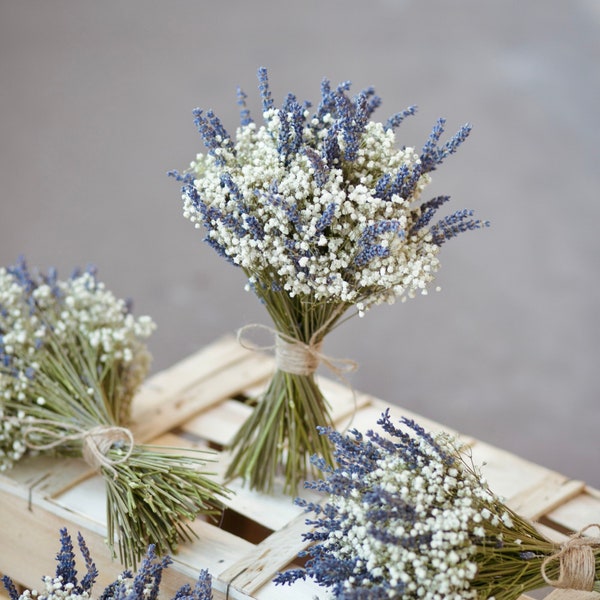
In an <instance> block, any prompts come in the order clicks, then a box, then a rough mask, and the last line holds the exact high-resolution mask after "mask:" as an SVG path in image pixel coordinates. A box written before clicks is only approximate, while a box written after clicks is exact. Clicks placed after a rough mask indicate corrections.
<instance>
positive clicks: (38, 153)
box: [0, 0, 600, 486]
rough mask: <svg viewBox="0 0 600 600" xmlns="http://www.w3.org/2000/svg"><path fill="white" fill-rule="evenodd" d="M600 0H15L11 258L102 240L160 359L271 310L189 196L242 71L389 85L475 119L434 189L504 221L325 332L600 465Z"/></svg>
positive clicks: (521, 431)
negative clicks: (191, 179) (211, 127)
mask: <svg viewBox="0 0 600 600" xmlns="http://www.w3.org/2000/svg"><path fill="white" fill-rule="evenodd" d="M599 33H600V2H598V1H597V0H570V1H567V0H564V1H561V0H536V1H526V0H518V1H517V0H503V1H491V0H489V1H483V0H456V1H448V0H430V1H425V0H423V1H421V2H416V1H414V0H413V1H409V0H404V1H402V0H371V1H370V2H364V1H358V0H343V1H342V0H305V1H303V2H294V3H291V2H283V1H281V2H276V1H271V2H269V1H267V0H259V1H254V2H248V1H246V2H242V1H237V2H233V1H221V2H201V1H199V0H196V1H195V2H194V1H191V0H171V1H169V2H167V1H164V2H162V3H161V2H156V1H150V0H143V1H142V0H127V1H125V2H117V1H116V0H103V1H102V2H99V1H92V0H77V1H76V0H71V1H67V0H51V1H50V0H48V1H46V2H43V1H33V0H19V2H16V1H14V2H11V1H9V0H2V1H0V140H1V144H0V181H1V201H0V202H1V203H0V219H1V225H0V227H1V229H0V261H1V262H2V264H9V263H12V262H13V261H14V260H15V259H16V258H17V256H18V255H19V254H20V253H24V254H25V255H26V256H27V257H28V259H29V261H30V263H31V264H32V265H40V266H42V267H44V268H46V267H48V266H50V265H55V266H57V267H58V268H59V269H60V270H61V272H62V273H63V274H65V275H66V274H67V273H68V272H70V270H71V268H72V267H73V266H75V265H77V264H79V265H85V264H86V263H88V262H91V263H94V264H95V265H97V266H98V268H99V273H100V275H101V279H103V280H104V281H105V282H106V283H107V285H109V287H111V288H112V289H113V290H114V291H115V292H116V293H117V294H118V295H120V296H131V297H133V298H134V300H135V303H136V308H137V312H138V313H148V314H151V315H152V316H153V317H154V319H155V320H156V321H157V323H158V325H159V329H158V331H157V333H156V334H155V336H154V337H153V339H152V341H151V350H152V352H153V354H154V356H155V361H154V369H155V370H158V369H161V368H165V367H167V366H169V365H171V364H173V363H174V362H176V361H178V360H179V359H181V358H183V357H184V356H186V355H188V354H189V353H191V352H193V351H194V350H196V349H198V348H200V347H202V346H204V345H206V344H208V343H209V342H211V341H212V340H213V339H215V338H217V337H218V336H220V335H222V334H225V333H230V332H233V331H235V330H236V329H237V328H238V327H240V326H242V325H244V324H247V323H251V322H263V323H268V320H267V318H266V315H265V313H263V309H262V307H261V306H260V305H259V303H258V302H257V301H256V300H255V298H254V297H253V296H251V295H249V294H247V293H246V292H244V291H243V284H244V281H243V278H242V274H241V272H239V271H236V270H235V269H234V268H233V267H231V266H229V265H228V264H226V263H225V262H223V261H222V260H221V259H220V258H218V257H217V256H216V255H215V254H213V252H212V250H211V249H210V248H209V247H208V246H206V245H205V244H203V242H202V237H203V236H202V234H201V233H200V232H197V231H195V230H194V229H193V227H192V226H191V224H190V223H188V222H187V221H186V220H185V219H184V218H183V217H182V215H181V202H180V196H179V186H178V184H177V183H176V182H174V181H173V180H171V179H168V178H167V177H166V172H167V170H169V169H172V168H179V169H185V167H186V166H187V164H188V163H189V161H190V160H191V159H192V158H193V156H194V155H195V153H196V152H197V151H200V150H201V149H202V143H201V140H200V138H199V136H198V134H197V133H196V132H195V128H194V125H193V123H192V116H191V111H192V109H193V108H194V107H196V106H201V107H203V108H214V109H215V110H216V111H217V113H218V114H219V115H220V116H221V117H222V119H223V121H224V122H225V124H226V126H228V127H229V128H230V129H231V130H233V129H234V128H235V126H236V125H237V122H238V120H237V119H238V117H237V107H236V104H235V88H236V85H238V84H239V85H241V86H242V87H243V88H244V89H245V90H246V92H247V93H248V95H249V97H250V104H251V107H252V108H253V109H254V114H255V116H256V115H257V113H258V107H259V102H258V100H257V97H258V94H257V91H256V78H255V74H256V70H257V67H259V66H261V65H264V66H266V67H268V68H269V71H270V77H271V83H272V89H273V93H274V95H275V99H276V101H277V103H280V102H281V101H282V100H283V97H284V94H285V93H287V92H288V91H293V92H295V93H296V94H297V96H298V97H299V98H300V99H310V100H313V101H315V102H316V101H318V99H319V84H320V81H321V78H322V77H324V76H327V77H328V78H330V79H331V80H332V82H333V83H338V82H340V81H343V80H346V79H351V80H352V81H353V83H354V87H353V89H354V90H355V91H358V90H359V89H362V88H363V87H366V86H368V85H373V86H375V88H376V90H377V92H378V93H379V95H380V96H381V97H382V98H383V101H384V104H383V106H382V108H381V109H380V113H379V114H380V118H381V119H382V120H384V119H386V118H387V117H388V116H389V115H390V114H392V113H394V112H396V111H398V110H401V109H403V108H405V107H406V106H408V105H410V104H418V105H419V109H420V110H419V113H418V115H417V116H416V117H413V118H412V119H410V120H409V121H407V122H406V124H405V125H404V126H403V128H402V129H401V132H402V137H401V140H402V142H403V143H406V144H407V145H417V146H418V147H420V145H421V144H422V143H423V141H424V140H425V138H426V136H427V134H428V132H429V130H430V128H431V126H432V125H433V123H434V121H435V119H436V118H437V117H438V116H445V117H447V119H448V131H449V132H451V131H454V130H455V129H456V128H458V127H459V126H460V125H461V124H462V123H464V122H466V121H469V122H471V123H472V124H473V127H474V130H473V134H472V136H471V138H470V139H469V140H468V141H467V143H466V144H465V145H464V146H463V147H462V148H461V151H460V152H459V153H458V154H457V155H455V156H454V157H451V158H450V159H449V160H448V161H447V162H446V163H445V164H444V165H443V166H442V168H441V169H440V170H439V171H437V172H436V173H435V174H434V175H435V182H434V184H433V185H432V186H431V187H430V188H429V190H428V192H429V194H430V195H434V194H438V193H447V194H450V195H451V196H452V198H453V200H452V208H453V209H458V208H462V207H469V208H474V209H476V211H477V214H478V216H480V217H482V218H487V219H490V220H491V221H492V223H493V226H492V228H491V229H489V230H486V231H484V232H476V233H472V234H468V235H465V236H463V237H461V238H459V239H457V240H453V241H452V242H450V243H448V244H447V245H446V246H444V248H443V252H442V255H441V258H442V264H443V266H442V270H441V271H440V274H439V278H438V282H439V284H440V285H441V286H442V288H443V289H442V292H441V293H438V294H431V295H429V296H428V297H426V298H417V299H415V300H413V301H411V302H408V303H406V304H403V305H400V304H398V305H396V306H392V307H379V308H376V309H374V310H373V311H372V312H371V313H369V314H368V315H367V316H366V317H365V318H364V319H362V320H359V319H354V320H352V321H350V322H348V323H346V324H345V326H344V327H343V328H342V329H340V330H339V331H338V332H335V333H334V334H333V335H332V336H331V337H330V338H329V339H328V340H327V342H326V347H325V350H326V351H327V352H328V353H329V354H333V355H338V356H341V357H347V358H353V359H355V360H357V361H359V363H360V365H361V367H360V370H359V371H358V372H357V373H356V374H355V375H353V376H352V383H353V384H354V385H355V387H357V388H358V389H361V390H363V391H368V392H371V393H373V394H374V395H376V396H378V397H380V398H382V399H384V400H387V401H389V402H390V403H397V404H400V405H402V406H406V407H408V408H410V409H412V410H415V411H417V412H420V413H421V414H423V415H426V416H428V417H431V418H433V419H436V420H438V421H440V422H442V423H446V424H447V425H449V426H452V427H454V428H456V429H458V430H460V431H462V432H465V433H468V434H472V435H474V436H476V437H479V438H480V439H483V440H486V441H488V442H491V443H494V444H496V445H499V446H502V447H504V448H506V449H508V450H511V451H513V452H516V453H518V454H520V455H522V456H524V457H526V458H529V459H531V460H534V461H536V462H538V463H541V464H544V465H547V466H549V467H551V468H554V469H556V470H558V471H561V472H563V473H565V474H567V475H569V476H572V477H574V478H583V479H585V480H587V481H588V482H590V483H592V484H594V485H596V486H599V485H600V472H599V470H598V468H597V466H598V461H599V459H600V450H599V443H598V430H599V425H600V409H599V404H598V400H599V399H598V367H599V365H598V354H599V350H600V342H599V336H598V334H599V331H598V329H599V328H598V323H599V321H598V314H597V311H598V306H599V299H600V280H599V279H598V277H597V259H598V257H599V249H600V241H599V237H598V235H597V226H598V222H599V218H600V202H599V198H598V190H599V189H600V171H599V169H598V160H599V150H598V141H597V136H598V133H599V121H600V119H599V116H598V111H599V107H600V75H599V71H598V59H599V58H600V36H599Z"/></svg>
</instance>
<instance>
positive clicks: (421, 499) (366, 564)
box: [276, 411, 514, 600]
mask: <svg viewBox="0 0 600 600" xmlns="http://www.w3.org/2000/svg"><path fill="white" fill-rule="evenodd" d="M378 424H379V425H381V427H382V428H383V431H384V432H385V433H384V435H380V434H379V433H375V432H372V431H370V432H368V434H367V436H366V439H365V438H364V437H363V436H362V435H361V434H360V433H359V432H358V431H353V432H352V433H351V434H350V435H347V436H344V435H342V434H340V433H337V432H335V431H332V430H329V431H325V432H324V433H326V434H327V435H328V437H329V438H330V440H331V441H332V443H333V444H334V446H335V460H336V463H337V466H336V468H335V469H334V468H332V467H331V466H329V465H327V464H324V463H323V461H322V460H319V459H315V460H316V462H317V463H318V464H319V466H320V468H321V469H322V470H323V471H324V472H325V473H326V475H327V478H326V479H324V480H321V481H317V482H313V483H310V484H307V487H311V488H313V489H316V490H319V491H321V492H325V493H327V494H328V495H329V497H328V502H327V504H326V505H324V506H321V505H317V504H313V503H306V502H305V501H301V500H299V501H298V502H299V503H300V504H301V505H304V506H306V508H307V510H309V511H312V512H314V513H315V514H316V516H317V517H316V519H314V520H308V521H307V524H309V525H311V526H314V527H315V529H314V530H313V531H310V532H308V533H307V534H306V535H305V539H306V540H310V541H312V542H315V544H314V545H313V546H311V547H310V548H309V549H308V551H307V554H308V555H309V556H310V557H311V558H310V559H309V560H308V562H307V564H306V568H305V569H299V570H295V571H289V572H287V573H283V574H280V575H279V576H278V578H277V579H276V581H277V583H292V582H293V581H295V580H297V579H304V578H306V577H307V576H309V577H312V578H313V579H315V580H316V581H317V582H318V583H319V584H321V585H323V586H326V587H328V588H329V591H330V593H331V596H332V597H333V598H336V599H342V598H343V599H345V600H350V599H358V598H382V599H383V598H407V599H408V598H410V599H412V598H419V599H424V600H442V599H445V600H464V599H469V598H472V599H476V598H480V597H482V596H479V595H478V594H479V592H478V589H477V588H476V587H474V586H473V581H474V579H475V578H476V576H477V574H478V571H479V566H478V560H479V558H480V550H479V549H480V547H486V546H492V547H500V546H501V545H502V544H503V543H504V536H505V533H503V532H506V531H510V530H511V529H512V528H513V526H514V524H513V518H512V516H511V512H510V511H509V510H508V509H507V508H506V507H504V505H503V504H502V503H501V502H500V500H499V499H498V498H497V497H495V496H494V495H493V494H492V493H491V492H490V491H489V489H488V487H487V485H486V483H485V481H484V480H483V478H482V477H481V475H480V474H479V473H478V472H477V471H476V470H474V469H470V468H468V467H467V465H466V463H465V462H464V461H463V460H462V458H461V456H462V454H461V453H462V450H461V448H460V446H459V445H458V444H457V442H456V441H455V440H452V439H451V438H449V437H448V436H446V435H439V436H436V437H435V438H434V437H432V436H431V435H430V434H428V433H427V432H425V431H424V430H423V429H422V428H421V427H420V426H419V425H417V424H416V423H414V422H413V421H411V420H408V419H403V420H402V425H403V426H404V427H405V429H404V430H403V429H400V428H396V427H395V426H394V425H393V424H392V423H391V420H390V417H389V411H388V412H386V413H385V414H384V415H383V416H382V418H381V419H380V420H379V421H378ZM485 597H487V596H485Z"/></svg>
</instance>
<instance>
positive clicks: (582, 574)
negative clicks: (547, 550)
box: [542, 523, 600, 592]
mask: <svg viewBox="0 0 600 600" xmlns="http://www.w3.org/2000/svg"><path fill="white" fill-rule="evenodd" d="M592 527H597V528H598V529H599V530H600V524H597V523H592V524H591V525H588V526H587V527H584V528H583V529H581V530H580V531H579V532H577V533H576V534H574V535H572V536H571V537H570V538H569V539H568V540H567V541H566V542H565V543H564V544H562V545H561V547H560V550H559V551H558V552H556V554H553V555H552V556H548V557H547V558H546V559H545V560H544V562H543V563H542V577H543V578H544V581H545V582H546V583H547V584H548V585H551V586H552V587H555V588H560V589H570V590H580V591H586V592H591V591H593V589H594V581H595V579H596V558H595V555H594V549H595V548H600V538H597V537H596V538H594V537H584V535H583V533H584V532H585V531H587V530H588V529H591V528H592ZM554 560H558V561H559V566H560V573H559V576H558V579H550V578H549V577H548V576H547V575H546V567H547V566H548V564H549V563H551V562H552V561H554Z"/></svg>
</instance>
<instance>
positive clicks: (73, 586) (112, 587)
mask: <svg viewBox="0 0 600 600" xmlns="http://www.w3.org/2000/svg"><path fill="white" fill-rule="evenodd" d="M77 542H78V545H79V551H80V552H81V556H82V557H83V559H84V562H85V569H86V573H85V575H84V576H83V577H82V578H81V580H80V579H79V577H78V576H77V575H78V574H77V568H76V559H75V552H74V550H73V540H72V539H71V536H70V535H69V533H68V531H67V530H66V529H61V530H60V551H59V552H58V554H57V555H56V562H57V563H58V564H57V566H56V572H55V575H54V577H51V576H49V575H46V576H44V577H42V582H43V584H44V587H43V589H42V590H41V591H39V590H24V591H21V592H19V591H18V590H17V586H16V585H15V583H14V582H13V581H12V579H11V578H10V577H8V576H6V575H5V576H4V577H2V582H3V584H4V587H5V588H6V591H7V592H8V596H9V598H10V600H89V599H90V598H93V597H97V598H98V599H99V600H158V598H160V596H159V594H160V591H161V590H160V584H161V581H162V576H163V571H164V570H165V569H166V568H168V567H169V565H170V564H171V562H172V560H171V558H170V557H169V556H165V557H163V558H159V557H158V556H157V555H156V548H155V547H154V546H153V545H150V546H148V549H147V551H146V554H145V556H144V558H143V560H142V562H141V564H140V567H139V569H138V571H137V573H135V575H134V574H133V573H132V572H131V571H129V570H127V571H123V573H121V575H119V577H118V578H117V579H116V580H115V581H114V582H113V583H111V584H109V585H108V586H107V587H106V588H105V589H104V591H103V592H102V593H101V594H99V595H97V596H96V595H94V596H92V589H93V586H94V583H95V581H96V578H97V577H98V575H99V573H98V569H97V567H96V565H95V563H94V561H93V559H92V557H91V555H90V551H89V549H88V547H87V545H86V543H85V540H84V539H83V536H82V535H81V533H80V534H78V536H77ZM212 598H213V594H212V578H211V576H210V574H209V572H208V571H206V570H202V571H200V574H199V576H198V580H197V581H196V584H195V586H194V587H193V588H192V586H190V585H189V584H185V585H183V586H182V587H181V588H180V589H179V590H178V591H177V592H176V593H175V595H174V596H173V598H172V600H212Z"/></svg>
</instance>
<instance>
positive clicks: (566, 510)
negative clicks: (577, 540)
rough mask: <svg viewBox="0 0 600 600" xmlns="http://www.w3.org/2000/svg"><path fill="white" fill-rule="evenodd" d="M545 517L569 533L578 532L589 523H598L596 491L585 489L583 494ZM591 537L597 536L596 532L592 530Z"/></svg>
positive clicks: (599, 511) (599, 518)
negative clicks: (568, 530) (569, 531)
mask: <svg viewBox="0 0 600 600" xmlns="http://www.w3.org/2000/svg"><path fill="white" fill-rule="evenodd" d="M546 516H547V517H548V519H550V520H551V521H553V522H555V523H557V524H558V525H560V526H562V527H564V528H565V529H570V530H571V531H579V530H580V529H583V528H584V527H586V526H587V525H590V524H591V523H599V522H600V497H599V494H598V492H597V491H596V490H593V489H590V488H585V490H584V492H583V493H581V494H579V495H578V496H576V497H575V498H572V499H571V500H569V501H568V502H565V503H564V504H562V505H560V506H558V507H556V508H555V509H554V510H552V511H551V512H549V513H548V514H547V515H546ZM591 535H598V530H597V529H594V530H592V532H591Z"/></svg>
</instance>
